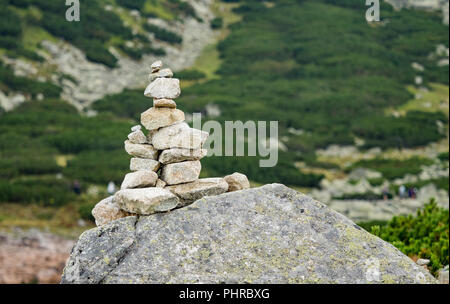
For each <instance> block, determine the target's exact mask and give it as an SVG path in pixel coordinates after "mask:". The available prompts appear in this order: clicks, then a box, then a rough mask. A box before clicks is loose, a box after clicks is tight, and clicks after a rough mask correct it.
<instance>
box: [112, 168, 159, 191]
mask: <svg viewBox="0 0 450 304" xmlns="http://www.w3.org/2000/svg"><path fill="white" fill-rule="evenodd" d="M157 179H158V174H156V173H155V172H154V171H150V170H139V171H136V172H132V173H128V174H127V175H125V178H124V179H123V182H122V185H121V186H120V189H122V190H123V189H133V188H144V187H154V186H155V184H156V180H157Z"/></svg>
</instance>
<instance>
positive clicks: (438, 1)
mask: <svg viewBox="0 0 450 304" xmlns="http://www.w3.org/2000/svg"><path fill="white" fill-rule="evenodd" d="M386 2H388V3H390V4H392V5H393V6H394V7H395V8H399V9H401V8H404V7H406V8H410V7H414V8H419V9H427V10H436V11H442V15H443V22H444V23H445V24H448V21H449V20H448V8H449V6H448V0H386Z"/></svg>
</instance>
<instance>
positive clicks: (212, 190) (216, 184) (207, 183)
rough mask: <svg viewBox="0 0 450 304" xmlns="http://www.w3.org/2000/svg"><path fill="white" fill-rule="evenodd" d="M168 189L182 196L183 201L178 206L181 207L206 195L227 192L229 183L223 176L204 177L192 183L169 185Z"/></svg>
mask: <svg viewBox="0 0 450 304" xmlns="http://www.w3.org/2000/svg"><path fill="white" fill-rule="evenodd" d="M166 189H167V190H169V191H171V192H172V193H173V194H175V195H176V196H178V197H179V198H180V200H181V203H180V204H179V205H178V207H181V206H186V205H188V204H190V203H192V202H194V201H196V200H198V199H200V198H202V197H205V196H213V195H219V194H222V193H225V192H227V190H228V184H227V182H226V181H225V180H224V179H223V178H202V179H199V180H196V181H195V182H192V183H186V184H181V185H175V186H168V187H166Z"/></svg>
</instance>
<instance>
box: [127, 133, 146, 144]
mask: <svg viewBox="0 0 450 304" xmlns="http://www.w3.org/2000/svg"><path fill="white" fill-rule="evenodd" d="M128 140H129V141H130V142H132V143H134V144H146V143H148V142H147V137H146V136H145V134H144V133H143V132H142V131H141V130H137V131H134V132H131V133H130V134H128Z"/></svg>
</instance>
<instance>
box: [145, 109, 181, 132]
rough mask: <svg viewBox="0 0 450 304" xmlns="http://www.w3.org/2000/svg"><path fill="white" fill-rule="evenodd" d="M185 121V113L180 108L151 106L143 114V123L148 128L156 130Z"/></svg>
mask: <svg viewBox="0 0 450 304" xmlns="http://www.w3.org/2000/svg"><path fill="white" fill-rule="evenodd" d="M182 121H184V113H183V111H180V110H178V109H170V108H150V109H148V110H147V111H145V112H144V113H142V114H141V123H142V125H143V126H144V127H145V128H146V129H147V130H150V131H151V130H156V129H159V128H162V127H167V126H170V125H173V124H176V123H177V122H182Z"/></svg>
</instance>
